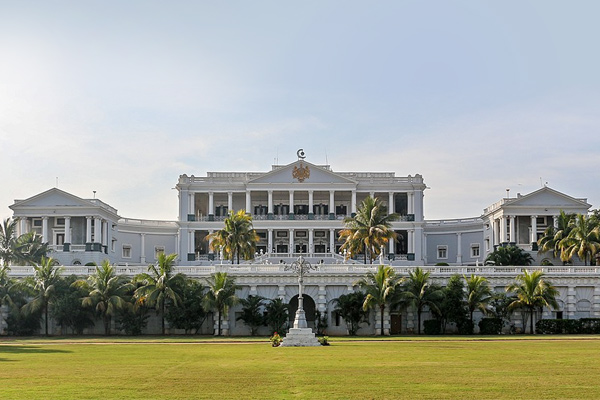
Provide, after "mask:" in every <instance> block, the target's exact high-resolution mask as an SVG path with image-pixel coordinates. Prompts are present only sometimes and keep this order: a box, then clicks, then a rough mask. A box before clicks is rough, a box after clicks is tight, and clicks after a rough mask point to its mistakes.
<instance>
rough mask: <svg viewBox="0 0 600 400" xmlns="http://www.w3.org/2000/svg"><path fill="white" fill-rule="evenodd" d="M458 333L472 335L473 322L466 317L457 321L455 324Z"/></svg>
mask: <svg viewBox="0 0 600 400" xmlns="http://www.w3.org/2000/svg"><path fill="white" fill-rule="evenodd" d="M456 325H457V328H458V334H459V335H472V334H473V322H471V321H470V320H468V319H465V320H462V321H459V322H458V323H457V324H456Z"/></svg>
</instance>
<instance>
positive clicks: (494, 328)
mask: <svg viewBox="0 0 600 400" xmlns="http://www.w3.org/2000/svg"><path fill="white" fill-rule="evenodd" d="M503 326H504V321H502V319H500V318H482V319H481V321H479V333H480V334H481V335H499V334H500V333H502V327H503Z"/></svg>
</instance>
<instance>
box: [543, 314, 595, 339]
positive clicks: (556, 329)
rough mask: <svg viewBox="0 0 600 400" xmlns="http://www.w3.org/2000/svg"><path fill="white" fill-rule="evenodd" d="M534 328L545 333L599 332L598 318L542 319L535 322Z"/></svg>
mask: <svg viewBox="0 0 600 400" xmlns="http://www.w3.org/2000/svg"><path fill="white" fill-rule="evenodd" d="M535 330H536V332H537V333H541V334H546V335H558V334H570V335H574V334H582V333H584V334H585V333H587V334H598V333H600V318H581V319H543V320H540V321H538V322H537V324H536V325H535Z"/></svg>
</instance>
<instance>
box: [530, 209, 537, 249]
mask: <svg viewBox="0 0 600 400" xmlns="http://www.w3.org/2000/svg"><path fill="white" fill-rule="evenodd" d="M534 242H537V215H532V216H531V243H534Z"/></svg>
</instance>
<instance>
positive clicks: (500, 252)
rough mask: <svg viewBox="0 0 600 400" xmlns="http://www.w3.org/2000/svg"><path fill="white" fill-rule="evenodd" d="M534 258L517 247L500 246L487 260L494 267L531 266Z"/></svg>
mask: <svg viewBox="0 0 600 400" xmlns="http://www.w3.org/2000/svg"><path fill="white" fill-rule="evenodd" d="M533 261H534V260H533V257H531V255H530V254H529V253H528V252H526V251H525V250H523V249H522V248H520V247H517V246H500V247H498V248H497V249H496V250H494V251H493V252H491V253H490V254H489V255H488V256H487V257H486V259H485V262H486V263H493V264H494V265H517V266H518V265H522V266H526V265H531V263H532V262H533Z"/></svg>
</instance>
